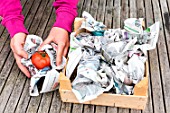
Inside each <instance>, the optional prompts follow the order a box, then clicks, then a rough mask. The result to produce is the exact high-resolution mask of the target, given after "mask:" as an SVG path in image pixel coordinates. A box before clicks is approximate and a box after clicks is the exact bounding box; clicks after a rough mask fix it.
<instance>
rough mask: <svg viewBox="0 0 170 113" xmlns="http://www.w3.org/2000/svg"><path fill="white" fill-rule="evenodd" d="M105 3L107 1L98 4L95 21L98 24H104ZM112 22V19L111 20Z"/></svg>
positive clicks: (101, 0) (102, 0)
mask: <svg viewBox="0 0 170 113" xmlns="http://www.w3.org/2000/svg"><path fill="white" fill-rule="evenodd" d="M106 1H107V0H99V4H98V13H97V17H96V19H97V20H98V21H100V22H104V18H105V9H106V8H105V7H106ZM111 20H112V19H111Z"/></svg>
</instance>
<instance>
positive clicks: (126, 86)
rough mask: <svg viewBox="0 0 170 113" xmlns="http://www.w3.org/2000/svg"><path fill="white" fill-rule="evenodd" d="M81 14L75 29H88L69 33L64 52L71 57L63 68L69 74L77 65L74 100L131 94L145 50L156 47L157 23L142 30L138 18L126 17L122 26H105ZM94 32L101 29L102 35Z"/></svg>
mask: <svg viewBox="0 0 170 113" xmlns="http://www.w3.org/2000/svg"><path fill="white" fill-rule="evenodd" d="M83 17H84V18H85V20H84V21H83V22H82V25H81V27H80V28H79V29H78V30H80V29H82V28H83V29H86V30H87V31H88V32H81V33H79V34H76V32H73V33H71V35H70V51H69V55H68V56H69V59H71V60H69V61H68V65H67V71H68V72H67V71H66V76H68V77H70V76H71V74H72V72H73V70H74V69H76V66H77V65H78V66H77V76H76V78H75V79H74V81H73V82H72V91H73V92H74V94H75V96H76V97H77V99H78V101H79V102H85V101H89V100H92V99H95V98H97V96H99V95H100V94H102V93H103V92H113V93H116V94H127V95H131V94H133V88H134V85H135V84H137V83H138V82H140V81H141V80H142V79H143V77H144V71H145V62H146V60H147V50H151V49H154V48H155V47H156V42H157V40H158V35H159V29H160V28H159V22H156V23H155V24H153V25H152V26H150V27H148V28H147V29H146V30H144V29H143V28H144V27H143V19H142V18H139V19H137V18H129V19H127V20H125V22H124V23H125V25H124V29H120V28H118V29H106V26H105V25H103V24H102V23H101V22H97V21H96V20H95V19H94V18H93V17H92V16H91V15H90V14H89V13H87V12H83ZM94 26H95V27H94ZM98 31H103V35H95V34H94V32H98ZM75 34H76V35H75ZM70 70H71V71H70Z"/></svg>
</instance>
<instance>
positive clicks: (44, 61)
mask: <svg viewBox="0 0 170 113" xmlns="http://www.w3.org/2000/svg"><path fill="white" fill-rule="evenodd" d="M31 61H32V64H33V65H34V66H35V67H36V68H37V69H43V68H45V67H49V66H50V57H49V56H48V54H47V53H46V52H44V51H37V52H35V53H34V54H33V55H32V57H31Z"/></svg>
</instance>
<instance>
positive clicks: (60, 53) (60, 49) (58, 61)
mask: <svg viewBox="0 0 170 113" xmlns="http://www.w3.org/2000/svg"><path fill="white" fill-rule="evenodd" d="M64 48H65V45H64V44H58V50H57V58H56V65H57V66H58V65H60V64H61V62H62V56H63V53H64Z"/></svg>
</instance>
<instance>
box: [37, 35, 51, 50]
mask: <svg viewBox="0 0 170 113" xmlns="http://www.w3.org/2000/svg"><path fill="white" fill-rule="evenodd" d="M51 42H52V37H50V36H48V37H47V38H46V39H45V40H44V42H43V43H42V44H41V45H40V47H39V48H38V51H41V49H42V47H43V46H44V45H46V44H49V43H51Z"/></svg>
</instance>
